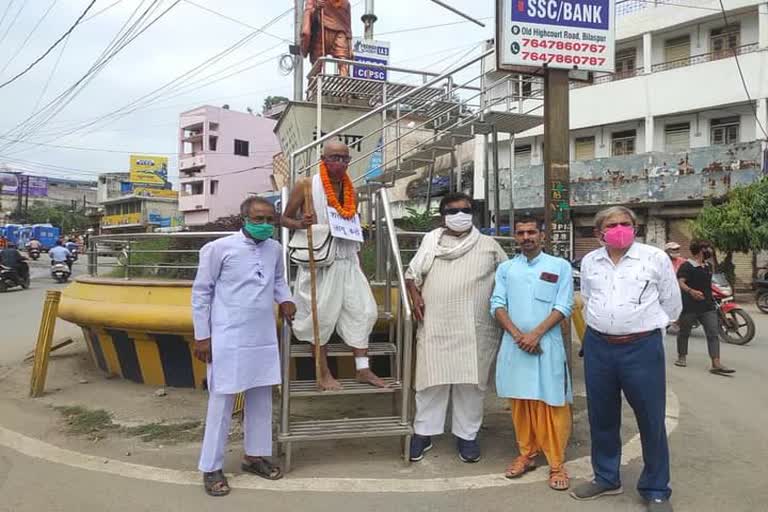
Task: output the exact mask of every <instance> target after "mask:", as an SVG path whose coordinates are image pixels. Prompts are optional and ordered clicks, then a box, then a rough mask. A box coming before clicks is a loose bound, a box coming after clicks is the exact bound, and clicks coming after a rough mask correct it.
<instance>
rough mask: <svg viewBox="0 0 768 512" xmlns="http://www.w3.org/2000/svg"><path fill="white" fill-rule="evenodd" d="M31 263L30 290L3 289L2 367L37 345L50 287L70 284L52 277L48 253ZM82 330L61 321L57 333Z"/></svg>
mask: <svg viewBox="0 0 768 512" xmlns="http://www.w3.org/2000/svg"><path fill="white" fill-rule="evenodd" d="M30 263H31V265H30V276H31V277H32V284H31V286H30V288H29V289H28V290H21V289H18V288H15V289H13V290H10V291H8V292H5V293H0V326H1V327H0V329H2V331H1V332H2V335H0V338H2V350H0V367H2V366H9V365H11V364H14V363H17V362H18V361H20V360H21V359H23V357H24V356H25V355H26V354H27V353H28V352H30V351H31V350H33V349H34V344H35V340H36V338H37V330H38V327H39V326H40V315H41V313H42V311H43V302H44V300H45V292H46V290H61V289H63V288H65V287H66V286H67V285H66V284H58V283H57V282H56V281H54V280H53V278H52V277H51V275H50V260H49V259H48V255H47V254H43V255H41V257H40V259H39V260H38V261H32V262H30ZM84 271H85V263H84V260H82V259H81V260H79V261H78V262H77V263H75V265H74V267H73V272H74V275H75V276H77V275H79V274H81V273H83V272H84ZM78 334H79V330H78V329H77V327H76V326H74V325H72V324H70V323H67V322H62V321H59V322H58V323H57V325H56V332H55V335H54V336H55V339H58V338H62V337H65V336H69V335H78ZM1 474H2V473H1V472H0V475H1Z"/></svg>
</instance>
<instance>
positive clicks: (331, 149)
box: [323, 140, 349, 158]
mask: <svg viewBox="0 0 768 512" xmlns="http://www.w3.org/2000/svg"><path fill="white" fill-rule="evenodd" d="M331 155H340V156H349V147H348V146H347V145H346V144H344V143H343V142H341V141H340V140H329V141H328V142H326V143H325V144H324V145H323V157H325V158H328V157H329V156H331Z"/></svg>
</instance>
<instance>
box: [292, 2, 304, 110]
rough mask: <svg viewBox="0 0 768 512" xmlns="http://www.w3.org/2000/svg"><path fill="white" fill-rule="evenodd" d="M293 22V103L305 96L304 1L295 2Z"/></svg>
mask: <svg viewBox="0 0 768 512" xmlns="http://www.w3.org/2000/svg"><path fill="white" fill-rule="evenodd" d="M293 20H294V48H293V51H294V56H293V101H301V100H302V98H303V96H304V57H303V56H302V55H301V25H302V23H303V22H304V0H294V12H293Z"/></svg>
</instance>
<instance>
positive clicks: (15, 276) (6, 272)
mask: <svg viewBox="0 0 768 512" xmlns="http://www.w3.org/2000/svg"><path fill="white" fill-rule="evenodd" d="M16 287H21V288H22V289H24V290H26V289H27V288H29V273H27V278H26V279H22V277H21V275H19V272H18V271H17V270H16V269H15V268H11V267H6V266H4V265H0V292H5V291H7V290H8V289H10V288H16Z"/></svg>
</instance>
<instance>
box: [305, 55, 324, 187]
mask: <svg viewBox="0 0 768 512" xmlns="http://www.w3.org/2000/svg"><path fill="white" fill-rule="evenodd" d="M324 73H325V63H323V64H322V66H321V68H320V73H318V75H317V118H316V120H315V122H316V123H317V140H320V139H322V138H323V74H324ZM322 154H323V145H322V144H318V145H317V158H316V159H317V161H318V162H319V161H320V157H321V156H322ZM309 176H312V172H311V171H309V172H307V177H309Z"/></svg>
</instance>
